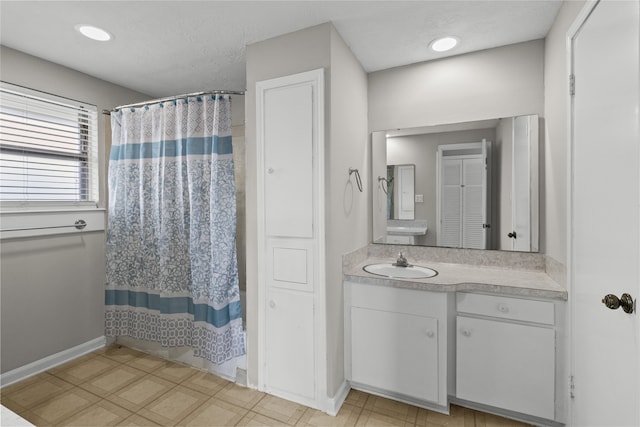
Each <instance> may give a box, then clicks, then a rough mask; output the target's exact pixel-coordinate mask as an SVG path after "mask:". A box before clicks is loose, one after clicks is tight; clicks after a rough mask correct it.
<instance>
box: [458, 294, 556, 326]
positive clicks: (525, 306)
mask: <svg viewBox="0 0 640 427" xmlns="http://www.w3.org/2000/svg"><path fill="white" fill-rule="evenodd" d="M456 307H457V310H458V313H468V314H477V315H480V316H491V317H497V318H501V319H511V320H520V321H523V322H534V323H542V324H545V325H553V324H554V323H555V313H554V304H553V302H550V301H537V300H528V299H520V298H510V297H503V296H497V295H484V294H472V293H465V292H458V293H457V295H456Z"/></svg>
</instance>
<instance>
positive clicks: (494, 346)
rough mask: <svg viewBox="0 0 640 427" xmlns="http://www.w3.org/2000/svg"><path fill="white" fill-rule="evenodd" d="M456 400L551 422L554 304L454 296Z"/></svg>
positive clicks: (502, 298)
mask: <svg viewBox="0 0 640 427" xmlns="http://www.w3.org/2000/svg"><path fill="white" fill-rule="evenodd" d="M456 309H457V313H458V315H457V318H456V397H457V398H458V399H462V400H464V401H469V402H473V403H479V404H482V405H487V406H490V407H494V408H500V409H504V410H508V411H514V412H518V413H521V414H527V415H532V416H535V417H540V418H545V419H548V420H553V419H554V417H555V397H556V396H555V387H556V380H555V372H556V369H555V366H556V365H555V361H556V330H555V324H556V316H555V305H554V303H553V302H552V301H542V300H532V299H520V298H512V297H503V296H497V295H486V294H474V293H466V292H458V293H457V294H456Z"/></svg>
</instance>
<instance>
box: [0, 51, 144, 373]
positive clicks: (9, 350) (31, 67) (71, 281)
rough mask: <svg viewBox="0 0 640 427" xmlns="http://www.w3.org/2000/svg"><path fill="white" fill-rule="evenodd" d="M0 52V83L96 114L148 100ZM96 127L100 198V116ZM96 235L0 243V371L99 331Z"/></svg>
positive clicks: (100, 266)
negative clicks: (76, 104) (57, 98)
mask: <svg viewBox="0 0 640 427" xmlns="http://www.w3.org/2000/svg"><path fill="white" fill-rule="evenodd" d="M0 56H2V61H1V64H0V74H1V75H2V80H3V81H5V82H8V83H13V84H17V85H21V86H26V87H29V88H32V89H36V90H40V91H44V92H49V93H52V94H55V95H59V96H63V97H67V98H72V99H76V100H80V101H84V102H87V103H91V104H94V105H97V107H98V111H101V110H103V109H111V108H113V107H115V106H117V105H121V104H125V103H131V102H137V101H141V100H144V99H149V97H148V96H145V95H144V94H141V93H138V92H134V91H131V90H129V89H126V88H123V87H120V86H116V85H113V84H111V83H107V82H105V81H103V80H99V79H96V78H93V77H91V76H88V75H86V74H83V73H80V72H78V71H74V70H71V69H68V68H65V67H62V66H60V65H57V64H54V63H51V62H48V61H44V60H42V59H39V58H36V57H33V56H29V55H26V54H24V53H22V52H18V51H16V50H13V49H9V48H6V47H4V46H2V47H1V51H0ZM98 126H99V132H98V138H99V152H100V164H101V173H100V176H101V185H100V188H101V195H104V182H105V179H104V177H105V173H104V171H105V169H104V152H105V139H104V131H105V125H104V120H98ZM102 200H103V201H104V198H103V199H102ZM101 205H103V206H104V202H102V203H101ZM104 240H105V236H104V233H103V232H93V233H85V234H74V235H60V236H49V237H41V238H23V239H12V240H3V241H2V242H1V247H0V270H1V276H0V280H1V300H2V301H1V304H2V306H1V312H2V314H1V316H2V318H1V322H2V323H1V327H2V330H1V339H2V353H1V359H2V367H1V371H2V372H3V373H4V372H7V371H10V370H12V369H16V368H18V367H20V366H23V365H26V364H28V363H31V362H34V361H37V360H39V359H42V358H44V357H46V356H49V355H51V354H55V353H58V352H60V351H63V350H66V349H69V348H71V347H74V346H77V345H80V344H83V343H85V342H88V341H91V340H93V339H95V338H98V337H101V336H103V335H104V283H105V249H104V246H105V241H104Z"/></svg>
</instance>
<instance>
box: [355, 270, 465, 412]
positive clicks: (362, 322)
mask: <svg viewBox="0 0 640 427" xmlns="http://www.w3.org/2000/svg"><path fill="white" fill-rule="evenodd" d="M345 302H346V304H345V324H346V328H345V350H346V352H345V353H346V357H347V364H346V368H347V378H348V380H349V381H350V383H351V387H352V388H355V389H360V390H365V391H369V392H373V393H375V394H380V395H384V396H388V397H390V398H394V399H397V400H400V401H404V402H408V403H413V404H417V405H420V406H425V407H431V408H434V409H440V410H446V405H447V378H448V375H447V365H448V364H447V362H448V361H447V342H448V340H447V333H448V328H447V326H448V319H447V315H448V312H449V310H448V307H449V306H451V308H453V298H452V296H451V295H450V294H448V293H446V292H427V291H419V290H411V289H399V288H393V287H385V286H375V285H369V284H367V285H364V284H360V283H351V282H345Z"/></svg>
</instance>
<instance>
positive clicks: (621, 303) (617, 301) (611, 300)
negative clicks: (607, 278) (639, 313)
mask: <svg viewBox="0 0 640 427" xmlns="http://www.w3.org/2000/svg"><path fill="white" fill-rule="evenodd" d="M602 303H603V304H604V305H606V306H607V307H608V308H610V309H611V310H616V309H617V308H619V307H622V310H624V312H625V313H633V308H634V307H633V306H634V304H633V298H632V297H631V295H629V294H622V296H621V297H620V298H618V297H617V296H615V295H613V294H608V295H605V297H604V298H602Z"/></svg>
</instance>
